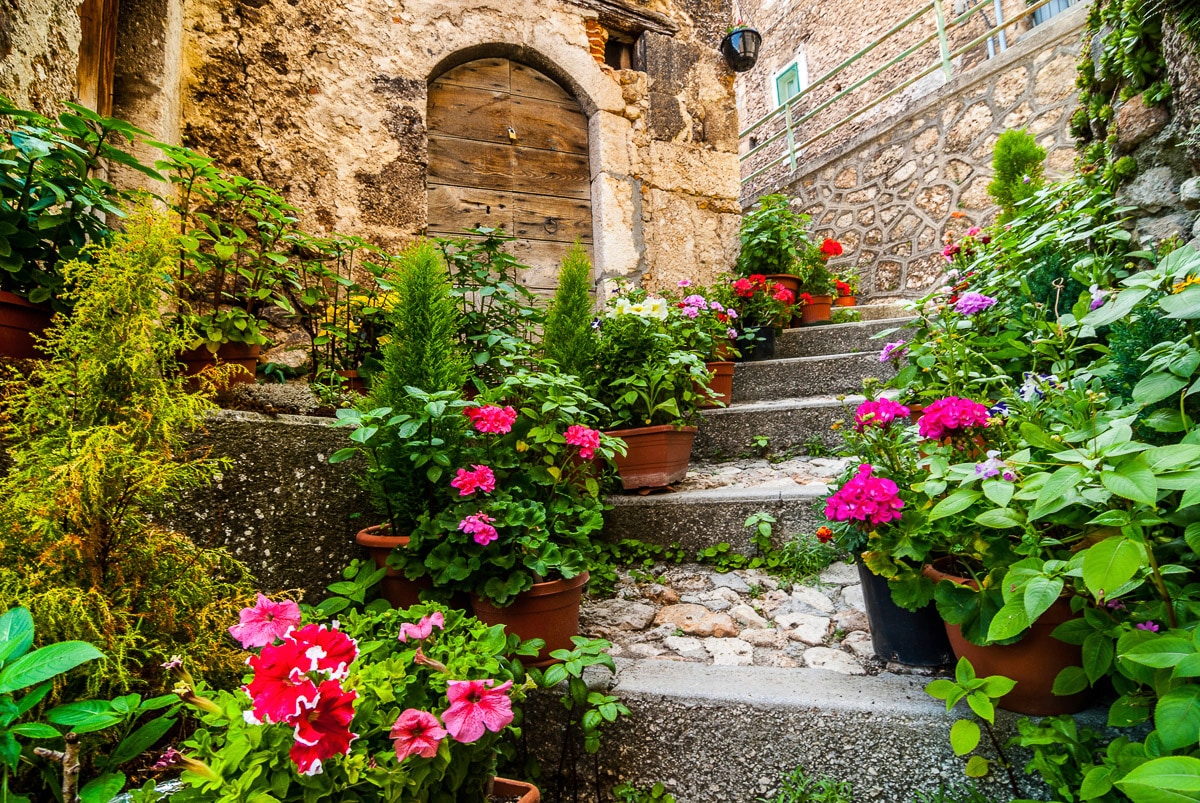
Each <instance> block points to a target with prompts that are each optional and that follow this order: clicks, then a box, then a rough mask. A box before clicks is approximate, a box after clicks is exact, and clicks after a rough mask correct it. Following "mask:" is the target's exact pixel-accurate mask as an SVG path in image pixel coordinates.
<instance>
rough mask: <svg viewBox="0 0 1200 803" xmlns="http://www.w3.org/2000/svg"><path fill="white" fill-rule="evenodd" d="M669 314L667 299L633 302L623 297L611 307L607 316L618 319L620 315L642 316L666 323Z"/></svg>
mask: <svg viewBox="0 0 1200 803" xmlns="http://www.w3.org/2000/svg"><path fill="white" fill-rule="evenodd" d="M668 312H669V308H668V306H667V301H666V299H663V298H655V297H653V296H651V297H650V298H647V299H646V300H644V301H638V302H633V301H630V300H629V299H628V298H625V297H624V296H622V297H621V298H618V299H617V300H616V301H614V302H613V304H612V306H611V307H609V309H608V313H607V315H608V317H609V318H616V317H617V316H618V315H641V316H642V317H643V318H657V319H658V320H660V321H665V320H666V319H667V314H668Z"/></svg>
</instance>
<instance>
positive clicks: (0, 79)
mask: <svg viewBox="0 0 1200 803" xmlns="http://www.w3.org/2000/svg"><path fill="white" fill-rule="evenodd" d="M79 5H80V2H79V0H21V2H19V3H15V2H14V3H5V4H4V5H2V6H0V94H2V95H5V96H6V97H8V98H9V99H10V100H12V101H13V102H14V103H15V104H16V105H17V106H18V107H19V108H23V109H33V110H35V111H39V112H41V113H43V114H46V115H48V116H54V115H57V114H58V113H59V112H60V111H62V107H61V106H60V105H59V101H62V100H70V99H71V98H73V97H74V95H75V70H76V68H77V67H78V65H79V36H80V33H79V14H78V11H77V9H78V7H79Z"/></svg>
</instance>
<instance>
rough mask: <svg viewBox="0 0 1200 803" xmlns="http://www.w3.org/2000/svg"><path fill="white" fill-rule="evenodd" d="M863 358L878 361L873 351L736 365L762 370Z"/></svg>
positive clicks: (781, 358) (788, 358)
mask: <svg viewBox="0 0 1200 803" xmlns="http://www.w3.org/2000/svg"><path fill="white" fill-rule="evenodd" d="M864 357H868V358H870V359H871V360H873V361H877V360H878V357H877V356H876V354H875V352H873V351H844V352H840V353H837V354H810V355H809V356H807V357H774V358H772V359H769V360H751V361H750V362H743V363H738V365H739V366H742V365H746V366H756V365H761V366H763V367H764V368H768V367H771V366H786V365H792V364H801V363H806V362H811V363H817V362H824V361H828V360H861V359H863V358H864Z"/></svg>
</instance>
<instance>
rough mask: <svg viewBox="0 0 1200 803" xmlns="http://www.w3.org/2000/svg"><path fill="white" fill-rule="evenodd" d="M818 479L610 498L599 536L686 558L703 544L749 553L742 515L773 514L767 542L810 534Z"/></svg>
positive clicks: (821, 488) (819, 496)
mask: <svg viewBox="0 0 1200 803" xmlns="http://www.w3.org/2000/svg"><path fill="white" fill-rule="evenodd" d="M828 493H829V490H828V487H827V486H826V485H825V484H824V483H819V482H816V483H812V484H810V485H797V486H792V487H761V488H734V487H730V488H713V489H709V490H696V491H682V492H679V493H662V494H654V495H649V496H636V495H634V496H611V497H609V500H608V501H609V502H610V503H611V504H612V506H613V509H612V510H611V511H609V512H608V513H607V514H606V515H605V518H604V538H605V540H608V541H614V542H615V541H620V540H622V539H625V538H633V539H636V540H638V541H644V542H646V543H650V544H659V545H662V546H670V545H672V544H679V545H680V546H681V547H683V548H684V549H685V550H686V551H687V554H688V557H689V558H692V557H694V556H695V555H696V553H697V552H698V551H699V550H701V549H704V548H706V547H710V546H714V545H716V544H719V543H722V542H725V543H728V544H729V545H730V547H731V548H732V550H733V551H734V552H738V553H741V554H743V555H752V554H754V551H755V550H754V546H753V544H752V542H751V540H750V530H749V529H747V528H746V526H745V522H746V518H747V517H748V516H750V515H752V514H754V513H759V512H766V513H770V514H771V515H772V516H774V517H775V520H776V524H775V526H774V531H773V540H774V542H775V545H776V546H781V545H782V544H783V543H784V542H785V541H787V540H788V538H789V537H790V536H792V535H796V534H797V533H802V532H805V533H810V534H811V533H813V532H815V531H816V529H817V527H819V526H820V525H821V521H822V519H821V517H820V515H819V508H820V506H821V505H823V504H824V501H825V497H826V496H827V495H828Z"/></svg>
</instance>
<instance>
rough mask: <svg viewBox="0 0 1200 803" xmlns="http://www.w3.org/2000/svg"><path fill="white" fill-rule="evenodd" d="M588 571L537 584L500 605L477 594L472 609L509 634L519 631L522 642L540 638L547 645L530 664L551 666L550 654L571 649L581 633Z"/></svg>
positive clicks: (484, 619) (472, 596) (489, 623)
mask: <svg viewBox="0 0 1200 803" xmlns="http://www.w3.org/2000/svg"><path fill="white" fill-rule="evenodd" d="M587 580H588V573H587V572H584V573H583V574H578V575H576V576H574V577H572V578H571V579H570V580H550V581H548V582H545V583H534V584H533V588H531V589H529V590H528V591H523V592H521V593H520V594H518V595H517V597H516V599H515V600H513V602H512V604H511V605H508V606H506V607H503V608H500V607H497V606H496V605H493V604H492V601H491V600H489V599H487V598H485V597H481V596H479V595H477V594H472V595H471V608H472V609H473V610H474V611H475V618H476V619H478V620H479V621H481V622H483V623H484V624H488V625H504V629H505V630H507V631H508V632H509V633H516V634H517V635H518V636H520V637H521V640H522V641H525V640H528V639H532V638H540V639H543V640H544V641H545V642H546V646H545V647H543V648H542V649H541V651H539V652H538V654H537V657H536V658H535V659H534V660H533V661H530V662H529V665H530V666H549V665H550V664H553V663H556V661H555V659H553V658H551V657H550V653H551V652H553V651H554V650H569V649H571V647H573V646H574V645H573V644H572V643H571V637H572V636H576V635H579V604H580V602H581V601H582V600H583V586H584V585H585V584H586V583H587Z"/></svg>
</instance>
